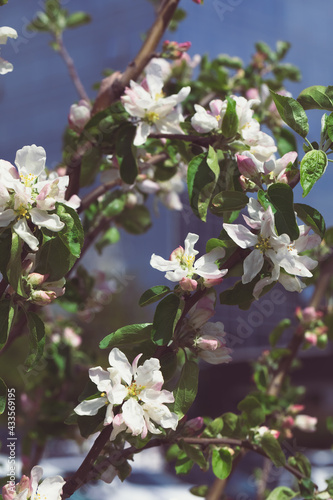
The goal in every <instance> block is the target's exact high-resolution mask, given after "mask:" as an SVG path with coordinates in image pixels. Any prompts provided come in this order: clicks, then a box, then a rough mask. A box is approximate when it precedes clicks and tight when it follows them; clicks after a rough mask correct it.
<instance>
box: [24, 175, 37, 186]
mask: <svg viewBox="0 0 333 500" xmlns="http://www.w3.org/2000/svg"><path fill="white" fill-rule="evenodd" d="M20 178H21V182H23V184H24V185H25V187H30V186H32V184H34V182H35V180H36V178H37V175H33V174H27V175H23V174H21V175H20Z"/></svg>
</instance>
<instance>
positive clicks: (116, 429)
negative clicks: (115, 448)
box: [110, 413, 127, 441]
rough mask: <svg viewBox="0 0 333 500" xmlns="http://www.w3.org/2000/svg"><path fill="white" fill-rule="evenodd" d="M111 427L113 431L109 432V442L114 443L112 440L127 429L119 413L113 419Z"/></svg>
mask: <svg viewBox="0 0 333 500" xmlns="http://www.w3.org/2000/svg"><path fill="white" fill-rule="evenodd" d="M112 425H113V429H112V432H111V436H110V441H114V439H116V437H117V436H118V434H119V433H120V432H122V431H125V430H126V429H127V425H126V424H125V423H124V417H123V415H122V414H121V413H118V415H116V416H115V417H114V419H113V422H112Z"/></svg>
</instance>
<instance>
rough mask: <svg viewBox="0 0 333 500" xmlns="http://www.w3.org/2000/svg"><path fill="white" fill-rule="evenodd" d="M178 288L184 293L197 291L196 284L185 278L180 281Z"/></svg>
mask: <svg viewBox="0 0 333 500" xmlns="http://www.w3.org/2000/svg"><path fill="white" fill-rule="evenodd" d="M179 285H180V288H181V289H182V290H184V291H185V292H194V291H195V290H196V289H197V286H198V282H197V281H196V280H192V279H191V278H187V277H186V276H185V277H184V278H183V279H181V280H180V282H179Z"/></svg>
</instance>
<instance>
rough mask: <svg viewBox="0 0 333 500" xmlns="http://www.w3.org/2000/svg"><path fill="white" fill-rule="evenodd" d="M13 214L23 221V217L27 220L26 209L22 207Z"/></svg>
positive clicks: (27, 213)
mask: <svg viewBox="0 0 333 500" xmlns="http://www.w3.org/2000/svg"><path fill="white" fill-rule="evenodd" d="M15 212H16V213H17V214H18V216H19V218H20V219H23V218H24V217H25V218H26V219H28V218H29V212H28V209H27V208H26V207H25V206H24V205H20V206H19V207H18V208H17V209H16V210H15Z"/></svg>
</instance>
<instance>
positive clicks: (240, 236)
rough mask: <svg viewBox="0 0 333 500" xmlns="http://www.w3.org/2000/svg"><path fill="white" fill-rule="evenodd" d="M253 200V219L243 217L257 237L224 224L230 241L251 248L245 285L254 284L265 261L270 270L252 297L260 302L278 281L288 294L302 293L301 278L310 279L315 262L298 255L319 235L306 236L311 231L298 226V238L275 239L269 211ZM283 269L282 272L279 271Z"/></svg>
mask: <svg viewBox="0 0 333 500" xmlns="http://www.w3.org/2000/svg"><path fill="white" fill-rule="evenodd" d="M259 207H260V204H259V203H258V202H257V201H256V200H254V201H252V202H251V203H249V213H250V215H251V214H252V216H253V219H251V218H248V217H246V216H244V219H245V221H246V222H247V224H248V225H249V226H250V227H251V228H252V229H254V230H258V231H259V233H257V234H256V233H254V232H252V231H250V230H249V229H247V228H246V227H245V226H243V225H240V224H223V228H224V229H225V230H226V232H227V233H228V235H229V236H230V238H231V239H232V240H233V241H235V243H237V245H238V246H240V247H241V248H250V247H253V250H252V252H251V253H250V254H249V255H248V256H247V257H246V258H245V260H244V264H243V266H244V274H243V276H242V282H243V283H244V284H246V283H249V282H250V281H252V280H253V278H254V277H255V276H257V274H259V273H260V271H261V269H262V267H263V265H264V262H265V261H268V262H269V264H270V267H271V271H270V273H271V274H270V276H266V277H264V278H262V279H261V280H260V281H259V282H258V283H257V284H256V285H255V287H254V292H253V295H254V297H255V298H259V295H260V293H261V292H262V290H263V288H264V287H265V286H267V285H269V284H271V283H273V282H274V281H279V282H280V283H281V284H282V285H283V286H284V288H286V289H287V290H289V291H299V292H300V291H301V290H302V282H301V281H300V280H299V279H298V276H300V277H311V276H312V273H311V272H310V270H312V269H314V268H315V267H316V265H317V262H316V261H314V260H313V259H311V258H310V257H308V256H305V255H299V252H303V251H304V250H308V249H310V248H314V247H315V246H317V245H319V243H320V241H321V239H320V237H319V236H318V235H315V234H313V235H312V234H309V232H310V228H309V227H306V226H300V227H299V230H300V236H299V238H298V239H297V240H295V241H291V240H290V238H289V236H288V235H287V234H281V235H280V236H278V235H277V233H276V231H275V226H274V215H273V212H272V209H271V207H268V208H267V210H264V209H263V208H262V207H261V208H259ZM281 268H282V270H281Z"/></svg>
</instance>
